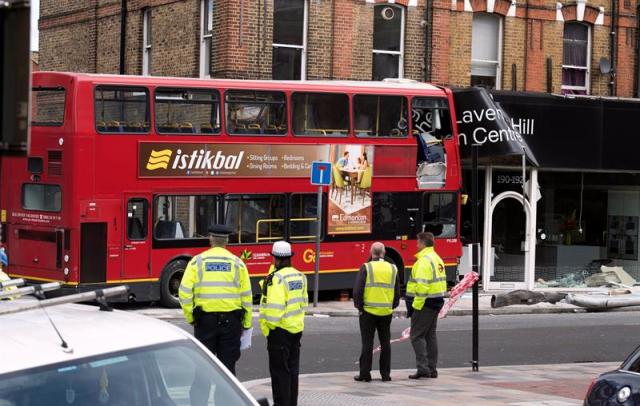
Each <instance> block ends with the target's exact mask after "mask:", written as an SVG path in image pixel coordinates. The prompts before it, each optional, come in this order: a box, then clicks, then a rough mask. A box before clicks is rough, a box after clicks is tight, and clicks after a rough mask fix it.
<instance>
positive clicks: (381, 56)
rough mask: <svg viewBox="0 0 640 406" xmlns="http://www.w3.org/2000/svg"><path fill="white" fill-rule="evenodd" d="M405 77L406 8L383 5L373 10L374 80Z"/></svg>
mask: <svg viewBox="0 0 640 406" xmlns="http://www.w3.org/2000/svg"><path fill="white" fill-rule="evenodd" d="M403 75H404V7H401V6H396V5H393V4H381V5H378V6H375V8H374V9H373V70H372V75H371V76H372V78H373V80H382V79H384V78H401V77H403Z"/></svg>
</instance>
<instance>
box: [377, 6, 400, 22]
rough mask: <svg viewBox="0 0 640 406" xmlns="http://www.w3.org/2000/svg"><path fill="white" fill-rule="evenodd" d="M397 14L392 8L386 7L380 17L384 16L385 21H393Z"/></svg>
mask: <svg viewBox="0 0 640 406" xmlns="http://www.w3.org/2000/svg"><path fill="white" fill-rule="evenodd" d="M395 14H396V13H395V12H394V11H393V8H391V7H385V8H383V9H382V11H381V12H380V15H381V16H382V18H384V19H385V20H392V19H393V17H394V16H395Z"/></svg>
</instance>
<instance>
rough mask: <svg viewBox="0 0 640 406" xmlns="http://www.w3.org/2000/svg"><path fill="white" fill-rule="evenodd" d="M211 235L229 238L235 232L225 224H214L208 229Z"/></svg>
mask: <svg viewBox="0 0 640 406" xmlns="http://www.w3.org/2000/svg"><path fill="white" fill-rule="evenodd" d="M208 230H209V235H211V236H214V237H228V236H229V234H231V233H232V232H233V230H231V228H229V227H227V226H226V225H224V224H212V225H210V226H209V228H208Z"/></svg>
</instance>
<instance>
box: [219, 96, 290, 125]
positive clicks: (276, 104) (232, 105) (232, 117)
mask: <svg viewBox="0 0 640 406" xmlns="http://www.w3.org/2000/svg"><path fill="white" fill-rule="evenodd" d="M225 101H226V104H225V108H226V119H227V121H226V127H227V132H228V133H229V134H232V135H284V134H286V133H287V103H286V98H285V94H284V93H282V92H266V91H265V92H259V91H254V90H227V91H226V93H225Z"/></svg>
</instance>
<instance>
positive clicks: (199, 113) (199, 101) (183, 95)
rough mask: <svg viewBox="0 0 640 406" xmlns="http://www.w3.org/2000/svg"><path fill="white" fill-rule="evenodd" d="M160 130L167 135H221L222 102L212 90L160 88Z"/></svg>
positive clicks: (157, 105)
mask: <svg viewBox="0 0 640 406" xmlns="http://www.w3.org/2000/svg"><path fill="white" fill-rule="evenodd" d="M155 116H156V117H155V123H156V130H157V131H158V132H159V133H164V134H218V133H219V132H220V102H219V97H218V92H216V91H210V90H185V89H158V90H156V92H155Z"/></svg>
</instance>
